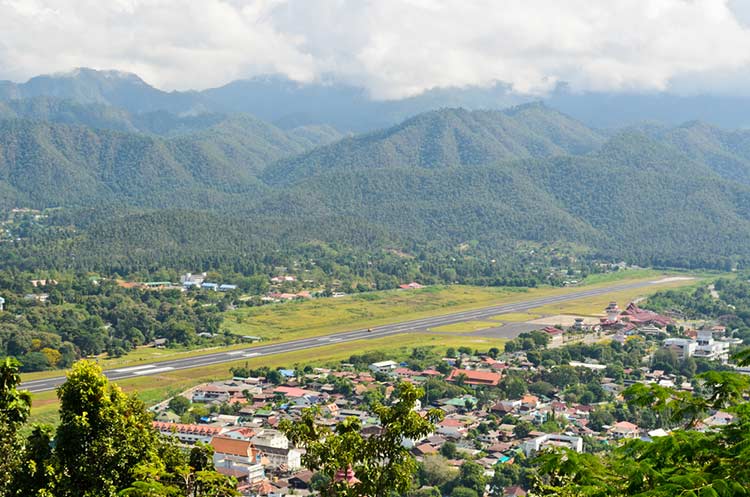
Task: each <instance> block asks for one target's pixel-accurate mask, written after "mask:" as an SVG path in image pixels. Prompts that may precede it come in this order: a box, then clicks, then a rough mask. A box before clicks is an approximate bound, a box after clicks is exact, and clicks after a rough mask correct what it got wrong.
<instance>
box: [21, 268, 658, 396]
mask: <svg viewBox="0 0 750 497" xmlns="http://www.w3.org/2000/svg"><path fill="white" fill-rule="evenodd" d="M656 283H658V281H645V282H638V283H628V284H621V285H612V286H607V287H599V288H592V289H588V290H578V291H574V292H570V293H566V294H564V295H556V296H552V297H539V298H536V299H531V300H526V301H522V302H514V303H511V304H502V305H496V306H492V307H484V308H481V309H474V310H471V311H462V312H456V313H453V314H445V315H442V316H433V317H429V318H423V319H415V320H412V321H404V322H401V323H394V324H387V325H383V326H377V327H375V328H372V331H367V329H360V330H353V331H346V332H342V333H335V334H332V335H325V336H320V337H316V338H304V339H300V340H294V341H290V342H284V343H277V344H270V345H259V346H255V347H249V348H247V349H242V350H233V351H230V352H216V353H213V354H206V355H202V356H197V357H188V358H183V359H173V360H170V361H162V362H154V363H151V364H144V365H140V366H132V367H126V368H119V369H110V370H107V371H105V374H106V375H107V377H108V378H109V379H110V380H115V381H117V380H124V379H126V378H137V377H139V376H149V375H155V374H159V373H165V372H168V371H174V370H178V369H191V368H197V367H201V366H209V365H212V364H221V363H224V362H231V361H237V360H241V359H243V358H257V357H265V356H270V355H274V354H281V353H285V352H295V351H302V350H308V349H314V348H316V347H322V346H325V345H334V344H336V343H339V342H351V341H355V340H371V339H373V338H382V337H385V336H389V335H398V334H401V333H408V332H414V331H425V330H427V329H428V328H432V327H438V326H443V325H447V324H455V323H461V322H465V321H474V320H481V319H486V318H489V317H492V316H497V315H499V314H507V313H511V312H521V311H528V310H530V309H533V308H535V307H539V306H543V305H548V304H555V303H559V302H567V301H570V300H576V299H580V298H585V297H591V296H596V295H605V294H607V293H612V292H618V291H621V290H631V289H637V288H646V287H649V286H653V285H655V284H656ZM478 335H480V336H481V334H480V333H478ZM64 381H65V377H62V376H60V377H55V378H47V379H43V380H33V381H27V382H24V383H23V384H22V385H21V388H24V389H27V390H29V391H30V392H44V391H47V390H53V389H54V388H55V387H57V386H58V385H60V384H61V383H62V382H64Z"/></svg>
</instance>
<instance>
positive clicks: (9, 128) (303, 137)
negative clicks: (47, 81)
mask: <svg viewBox="0 0 750 497" xmlns="http://www.w3.org/2000/svg"><path fill="white" fill-rule="evenodd" d="M89 115H90V114H89ZM79 117H80V116H79ZM153 117H154V118H156V116H153ZM84 122H85V121H84ZM108 122H112V120H111V119H110V120H109V121H108ZM337 136H338V135H337V133H336V132H335V131H333V130H331V129H328V128H325V127H317V128H298V129H294V130H290V131H282V130H280V129H279V128H276V127H274V126H272V125H270V124H267V123H264V122H263V121H259V120H257V119H255V118H252V117H250V116H245V115H237V116H233V117H230V118H222V119H221V120H219V121H218V122H216V123H215V124H213V125H212V126H205V129H203V130H201V131H197V132H195V133H191V134H189V135H182V136H178V137H175V138H171V139H163V138H160V137H156V136H152V135H146V134H142V133H122V132H117V131H110V130H108V129H96V128H95V127H87V126H81V125H67V124H55V123H49V122H42V121H29V120H19V119H11V120H4V121H0V191H3V192H5V193H6V194H5V195H3V196H2V198H0V208H2V207H4V208H10V207H14V206H33V207H59V206H81V205H97V204H100V203H102V202H107V203H119V204H125V205H140V206H147V207H166V206H175V205H177V206H195V205H202V206H211V205H213V206H216V205H217V204H220V203H221V199H218V198H217V197H216V195H217V194H218V193H219V192H224V193H231V192H235V193H236V192H242V193H248V194H254V193H257V192H258V191H260V190H262V189H263V185H262V184H261V183H260V181H259V180H258V179H257V178H256V175H257V174H258V173H259V172H260V171H261V170H262V169H263V167H265V165H266V164H267V163H269V162H272V161H274V160H277V159H279V158H281V157H284V156H287V155H292V154H295V153H300V152H303V151H305V150H307V149H310V148H312V147H313V146H315V145H317V144H319V143H326V142H328V141H330V140H332V139H335V137H337Z"/></svg>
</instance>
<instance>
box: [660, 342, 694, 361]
mask: <svg viewBox="0 0 750 497" xmlns="http://www.w3.org/2000/svg"><path fill="white" fill-rule="evenodd" d="M663 346H664V348H665V349H670V350H674V351H675V353H676V354H677V355H678V356H679V357H680V358H682V359H687V358H688V357H692V355H693V354H694V353H695V349H696V347H698V343H697V342H696V341H695V340H691V339H690V338H667V339H666V340H664V344H663Z"/></svg>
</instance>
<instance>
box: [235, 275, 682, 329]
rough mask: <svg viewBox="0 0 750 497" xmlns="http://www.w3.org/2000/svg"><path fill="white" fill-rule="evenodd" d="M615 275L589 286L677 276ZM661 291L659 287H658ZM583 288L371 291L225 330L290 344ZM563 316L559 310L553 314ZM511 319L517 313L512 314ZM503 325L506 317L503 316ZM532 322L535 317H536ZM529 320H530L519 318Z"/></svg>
mask: <svg viewBox="0 0 750 497" xmlns="http://www.w3.org/2000/svg"><path fill="white" fill-rule="evenodd" d="M633 274H634V275H635V277H631V273H630V272H629V271H620V272H617V273H613V274H612V276H609V277H608V278H606V281H600V282H597V283H596V284H592V285H586V288H596V287H597V286H609V285H612V284H614V283H615V282H620V283H623V284H624V283H630V282H636V281H646V280H654V279H659V278H663V277H666V276H672V275H673V274H672V273H670V274H668V275H667V274H664V273H660V272H657V271H651V270H638V271H635V272H634V273H633ZM655 288H656V286H655ZM580 289H581V287H580V286H577V287H568V288H556V287H540V288H532V289H525V288H490V287H470V286H460V285H454V286H436V287H429V288H425V289H422V290H412V291H399V290H392V291H386V292H372V293H366V294H360V295H353V296H348V297H343V298H338V299H319V300H312V301H304V302H289V303H285V304H277V305H270V306H263V307H253V308H245V309H238V310H236V311H230V312H229V313H227V316H226V319H225V321H224V325H223V326H224V328H226V329H227V330H229V331H230V332H232V333H235V334H239V335H252V336H259V337H263V338H264V339H266V340H273V341H288V340H296V339H301V338H309V337H315V336H321V335H326V334H329V333H334V332H338V331H348V330H353V329H357V328H371V327H374V326H379V325H384V324H391V323H396V322H399V321H403V320H407V319H418V318H424V317H431V316H437V315H441V314H449V313H453V312H459V311H465V310H470V309H477V308H482V307H487V306H490V305H498V304H505V303H511V302H518V301H522V300H528V299H533V298H540V297H546V296H551V295H564V294H566V293H570V292H574V291H578V290H580ZM551 313H552V314H559V312H558V311H554V312H551ZM511 316H512V315H511ZM497 319H498V320H499V321H503V319H502V318H501V317H500V316H498V318H497ZM532 319H533V318H532ZM520 320H523V321H525V320H526V319H520Z"/></svg>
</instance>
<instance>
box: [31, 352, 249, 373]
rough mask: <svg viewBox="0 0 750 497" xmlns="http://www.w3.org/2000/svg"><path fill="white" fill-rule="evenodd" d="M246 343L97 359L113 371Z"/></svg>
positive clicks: (103, 366)
mask: <svg viewBox="0 0 750 497" xmlns="http://www.w3.org/2000/svg"><path fill="white" fill-rule="evenodd" d="M248 345H249V344H247V343H237V344H233V345H226V346H223V347H218V346H215V347H202V348H199V349H188V348H184V347H179V348H174V349H173V348H168V349H157V348H154V347H143V348H138V349H136V350H134V351H132V352H130V353H128V354H127V355H124V356H122V357H106V356H105V357H102V358H100V359H98V361H99V364H100V365H101V366H102V368H103V369H115V368H124V367H130V366H138V365H139V364H149V363H152V362H157V361H168V360H172V359H182V358H186V357H196V356H200V355H205V354H210V353H212V352H216V351H219V350H235V349H244V348H246V347H247V346H248ZM64 373H65V371H60V370H53V371H39V372H37V373H23V374H22V375H21V378H22V379H23V381H31V380H41V379H44V378H54V377H56V376H61V375H62V374H64Z"/></svg>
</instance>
